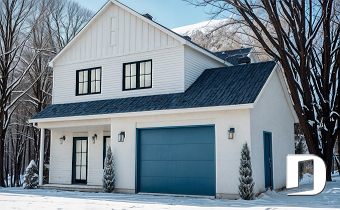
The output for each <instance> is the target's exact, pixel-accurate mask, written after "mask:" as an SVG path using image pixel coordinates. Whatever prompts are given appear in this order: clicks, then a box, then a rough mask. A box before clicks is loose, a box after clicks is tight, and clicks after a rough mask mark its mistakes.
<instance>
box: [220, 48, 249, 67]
mask: <svg viewBox="0 0 340 210" xmlns="http://www.w3.org/2000/svg"><path fill="white" fill-rule="evenodd" d="M251 50H252V48H251V47H249V48H241V49H236V50H227V51H221V52H214V55H216V56H217V57H219V58H221V59H223V60H225V61H227V62H229V63H231V64H233V65H238V58H240V57H245V56H247V55H248V54H249V53H250V51H251Z"/></svg>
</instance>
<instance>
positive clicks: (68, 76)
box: [53, 46, 184, 104]
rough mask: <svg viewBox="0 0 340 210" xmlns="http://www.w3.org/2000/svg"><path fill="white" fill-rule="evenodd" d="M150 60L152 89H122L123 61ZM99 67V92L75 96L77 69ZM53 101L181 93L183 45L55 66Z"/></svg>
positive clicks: (78, 100)
mask: <svg viewBox="0 0 340 210" xmlns="http://www.w3.org/2000/svg"><path fill="white" fill-rule="evenodd" d="M148 59H152V88H151V89H144V90H142V89H141V90H131V91H122V78H123V63H127V62H134V61H141V60H148ZM92 67H102V85H101V94H95V95H83V96H76V95H75V89H76V71H77V70H79V69H85V68H92ZM54 71H55V78H54V82H55V84H54V90H53V91H54V92H53V99H54V100H53V103H54V104H60V103H72V102H81V101H90V100H91V101H92V100H102V99H113V98H124V97H135V96H143V95H156V94H167V93H176V92H177V93H178V92H183V90H184V87H183V86H184V84H183V80H184V79H183V71H184V70H183V47H181V46H180V47H175V48H169V49H163V50H158V51H153V52H146V53H140V54H134V55H127V56H121V57H116V58H107V59H103V60H96V61H90V62H83V63H81V64H72V65H67V66H60V67H55V68H54Z"/></svg>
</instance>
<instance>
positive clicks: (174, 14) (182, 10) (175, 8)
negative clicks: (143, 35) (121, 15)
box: [76, 0, 224, 29]
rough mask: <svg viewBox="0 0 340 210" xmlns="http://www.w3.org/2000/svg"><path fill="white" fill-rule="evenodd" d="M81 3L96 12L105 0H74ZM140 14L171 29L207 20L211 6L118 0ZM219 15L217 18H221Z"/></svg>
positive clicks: (179, 1)
mask: <svg viewBox="0 0 340 210" xmlns="http://www.w3.org/2000/svg"><path fill="white" fill-rule="evenodd" d="M76 1H78V2H79V3H80V4H81V5H83V6H85V7H87V8H89V9H91V10H93V11H94V12H97V11H98V10H99V9H100V8H101V7H102V6H103V5H104V4H105V3H106V2H107V0H76ZM120 2H121V3H123V4H125V5H126V6H129V7H131V8H132V9H134V10H136V11H137V12H139V13H141V14H145V13H149V14H150V15H152V16H153V17H154V20H155V21H156V22H158V23H160V24H162V25H164V26H165V27H167V28H170V29H173V28H177V27H181V26H186V25H191V24H195V23H199V22H202V21H206V20H209V18H210V16H209V15H208V14H206V12H209V10H210V9H211V8H202V7H195V6H193V5H189V4H188V3H186V2H184V1H182V0H120ZM222 18H224V17H221V18H219V19H222Z"/></svg>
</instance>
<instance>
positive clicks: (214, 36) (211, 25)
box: [172, 15, 271, 61]
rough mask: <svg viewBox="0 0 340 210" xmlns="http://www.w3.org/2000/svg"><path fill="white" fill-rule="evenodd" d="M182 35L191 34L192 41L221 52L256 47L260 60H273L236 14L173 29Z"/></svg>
mask: <svg viewBox="0 0 340 210" xmlns="http://www.w3.org/2000/svg"><path fill="white" fill-rule="evenodd" d="M172 31H174V32H175V33H177V34H179V35H182V36H189V37H190V38H191V41H193V42H195V43H196V44H199V45H200V46H202V47H204V48H206V49H208V50H210V51H212V52H220V51H226V50H235V49H241V48H249V47H254V48H255V50H256V52H257V54H258V55H259V57H260V60H262V61H265V60H271V59H270V58H269V57H268V56H267V55H266V53H264V51H263V50H262V48H261V47H260V44H259V43H258V42H257V41H256V40H254V39H253V38H252V37H251V36H249V35H251V34H252V32H251V30H250V29H249V28H248V27H245V26H243V25H242V24H241V23H239V19H236V16H235V15H231V16H230V17H229V18H226V19H222V20H208V21H203V22H200V23H196V24H192V25H187V26H182V27H179V28H174V29H172Z"/></svg>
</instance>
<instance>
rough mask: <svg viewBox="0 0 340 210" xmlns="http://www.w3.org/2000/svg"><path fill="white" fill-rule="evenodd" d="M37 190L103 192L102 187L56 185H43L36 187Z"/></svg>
mask: <svg viewBox="0 0 340 210" xmlns="http://www.w3.org/2000/svg"><path fill="white" fill-rule="evenodd" d="M38 189H46V190H62V191H78V192H103V188H102V186H88V185H75V184H73V185H61V184H60V185H58V184H45V185H40V186H38Z"/></svg>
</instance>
